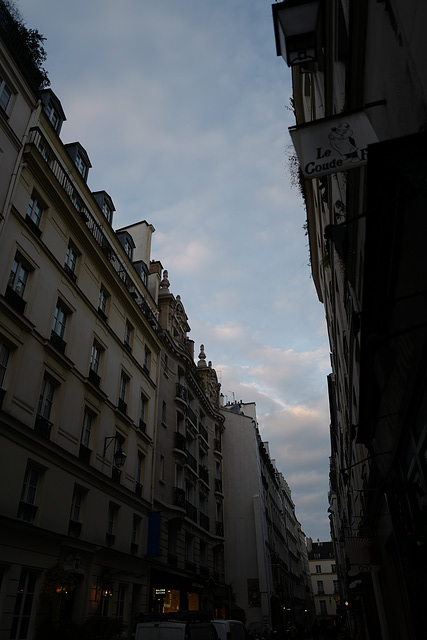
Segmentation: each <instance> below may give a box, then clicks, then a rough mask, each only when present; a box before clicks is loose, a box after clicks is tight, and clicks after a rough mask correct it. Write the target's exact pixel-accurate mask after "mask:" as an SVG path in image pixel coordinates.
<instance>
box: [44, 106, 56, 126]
mask: <svg viewBox="0 0 427 640" xmlns="http://www.w3.org/2000/svg"><path fill="white" fill-rule="evenodd" d="M44 110H45V112H46V115H47V117H48V118H49V120H50V121H51V123H52V125H53V128H54V129H56V125H57V124H58V120H59V116H58V114H57V113H56V110H55V107H54V106H53V104H52V103H51V102H49V103H48V104H47V106H46V107H45V109H44Z"/></svg>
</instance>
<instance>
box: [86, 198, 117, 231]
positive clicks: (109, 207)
mask: <svg viewBox="0 0 427 640" xmlns="http://www.w3.org/2000/svg"><path fill="white" fill-rule="evenodd" d="M92 195H93V197H94V198H95V200H96V203H97V204H98V206H99V208H100V209H101V211H102V214H103V216H104V218H105V219H106V220H107V221H108V222H109V224H113V213H114V211H115V210H116V209H115V207H114V204H113V201H112V200H111V198H110V196H109V195H108V193H107V192H106V191H94V192H93V193H92Z"/></svg>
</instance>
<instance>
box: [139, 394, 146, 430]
mask: <svg viewBox="0 0 427 640" xmlns="http://www.w3.org/2000/svg"><path fill="white" fill-rule="evenodd" d="M147 405H148V401H147V398H146V397H145V395H144V394H143V393H141V405H140V411H139V428H140V429H142V431H145V428H146V426H147V422H146V420H147Z"/></svg>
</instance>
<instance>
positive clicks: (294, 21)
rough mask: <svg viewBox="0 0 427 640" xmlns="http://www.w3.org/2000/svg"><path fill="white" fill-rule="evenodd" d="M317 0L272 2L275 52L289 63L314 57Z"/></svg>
mask: <svg viewBox="0 0 427 640" xmlns="http://www.w3.org/2000/svg"><path fill="white" fill-rule="evenodd" d="M321 3H322V0H284V2H278V3H277V4H273V6H272V9H273V24H274V35H275V38H276V49H277V55H278V56H282V57H283V59H284V60H285V62H286V64H287V65H288V66H289V67H292V66H293V65H297V64H303V63H307V62H316V61H317V60H318V58H319V53H320V44H321Z"/></svg>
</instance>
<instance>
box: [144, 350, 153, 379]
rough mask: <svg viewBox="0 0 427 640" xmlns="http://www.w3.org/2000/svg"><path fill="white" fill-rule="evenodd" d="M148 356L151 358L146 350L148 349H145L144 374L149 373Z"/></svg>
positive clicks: (149, 352)
mask: <svg viewBox="0 0 427 640" xmlns="http://www.w3.org/2000/svg"><path fill="white" fill-rule="evenodd" d="M150 356H151V351H150V350H149V349H148V347H145V348H144V371H145V372H146V373H148V372H149V371H150Z"/></svg>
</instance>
